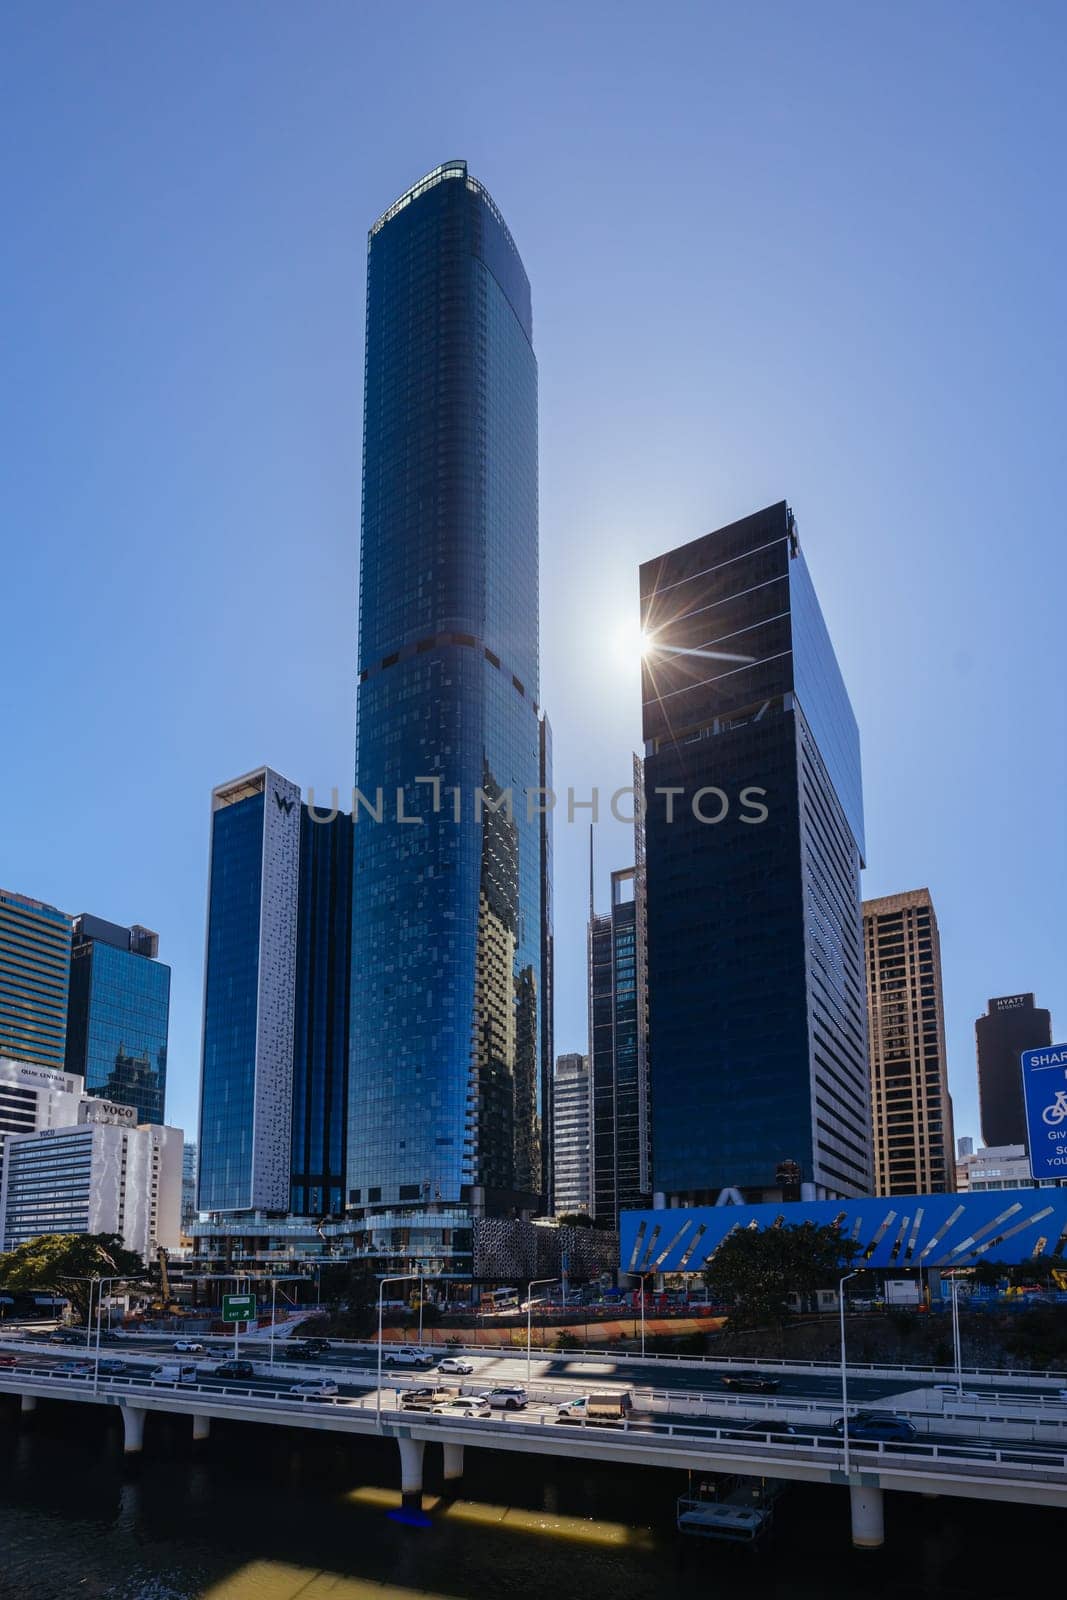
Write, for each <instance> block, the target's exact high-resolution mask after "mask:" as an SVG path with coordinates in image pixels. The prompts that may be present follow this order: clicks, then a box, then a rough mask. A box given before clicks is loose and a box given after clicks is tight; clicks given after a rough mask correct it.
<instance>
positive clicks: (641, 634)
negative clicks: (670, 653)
mask: <svg viewBox="0 0 1067 1600" xmlns="http://www.w3.org/2000/svg"><path fill="white" fill-rule="evenodd" d="M615 645H616V649H617V650H618V652H619V654H620V655H621V656H623V657H625V658H626V659H627V660H629V661H640V660H641V659H642V657H644V656H646V655H647V654H648V652H649V650H650V649H651V648H652V637H651V635H650V634H648V633H646V632H645V630H644V629H643V628H642V626H641V624H640V623H639V622H638V620H637V619H636V617H634V618H631V619H630V620H628V621H626V622H623V623H620V624H619V626H618V628H617V630H616V639H615Z"/></svg>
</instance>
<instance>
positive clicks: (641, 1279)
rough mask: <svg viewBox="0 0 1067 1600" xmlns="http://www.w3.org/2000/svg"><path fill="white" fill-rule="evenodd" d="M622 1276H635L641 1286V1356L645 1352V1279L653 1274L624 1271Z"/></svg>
mask: <svg viewBox="0 0 1067 1600" xmlns="http://www.w3.org/2000/svg"><path fill="white" fill-rule="evenodd" d="M623 1276H624V1277H626V1278H636V1279H637V1281H638V1283H639V1284H640V1286H641V1355H642V1357H643V1356H644V1353H645V1279H646V1278H651V1277H654V1276H655V1274H654V1273H651V1272H626V1273H624V1274H623Z"/></svg>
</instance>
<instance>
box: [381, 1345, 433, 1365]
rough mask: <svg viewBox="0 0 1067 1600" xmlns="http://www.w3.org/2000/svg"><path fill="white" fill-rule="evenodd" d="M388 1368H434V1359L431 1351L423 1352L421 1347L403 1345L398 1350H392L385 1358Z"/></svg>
mask: <svg viewBox="0 0 1067 1600" xmlns="http://www.w3.org/2000/svg"><path fill="white" fill-rule="evenodd" d="M383 1359H384V1361H385V1365H386V1366H387V1367H432V1366H433V1364H434V1359H433V1356H432V1354H431V1352H430V1351H429V1350H423V1349H422V1347H421V1346H420V1345H413V1344H406V1345H401V1346H400V1348H399V1349H397V1350H390V1352H389V1354H388V1355H387V1356H385V1357H384V1358H383Z"/></svg>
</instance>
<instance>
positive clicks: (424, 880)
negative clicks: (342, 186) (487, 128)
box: [347, 162, 552, 1249]
mask: <svg viewBox="0 0 1067 1600" xmlns="http://www.w3.org/2000/svg"><path fill="white" fill-rule="evenodd" d="M531 334H532V328H531V315H530V289H529V284H528V282H527V278H526V274H525V271H524V270H523V267H522V262H521V261H520V259H519V255H518V252H517V250H516V249H515V245H514V243H513V241H512V239H511V236H510V234H509V233H508V230H507V228H506V226H505V225H504V223H503V220H502V218H501V217H500V214H499V212H498V211H497V208H496V206H495V205H494V204H493V202H492V200H491V199H490V197H489V196H488V194H487V193H486V191H485V190H484V189H483V188H482V187H481V185H480V184H478V183H476V182H475V181H474V180H473V179H471V178H470V177H469V176H468V174H467V170H466V167H465V165H464V164H463V163H460V162H456V163H450V164H448V165H446V166H444V167H441V168H438V169H437V170H436V171H435V172H433V173H431V174H430V175H429V176H428V177H427V178H426V179H424V180H423V181H422V182H421V183H420V184H418V185H416V186H415V188H414V189H412V190H411V191H409V193H408V194H407V195H405V196H403V197H402V198H401V200H399V201H398V202H397V203H396V205H394V206H393V207H391V208H390V210H389V211H388V212H386V214H385V216H384V217H383V218H382V219H381V220H380V221H379V222H378V223H377V224H376V225H375V227H374V228H373V229H372V230H371V235H370V241H369V259H368V278H367V346H366V403H365V424H364V472H363V540H362V548H361V560H360V639H359V668H360V670H359V698H358V715H357V739H356V783H357V786H358V790H359V792H360V795H361V796H362V797H363V799H364V800H365V801H366V805H364V804H363V802H362V801H359V802H358V803H357V807H356V813H357V815H356V820H355V834H356V839H355V865H354V880H353V882H354V889H353V905H354V917H353V934H352V996H351V1032H350V1038H351V1050H350V1085H349V1104H348V1161H347V1166H348V1178H347V1190H348V1194H347V1203H348V1205H349V1207H350V1208H352V1209H353V1210H355V1211H357V1212H362V1211H363V1210H364V1209H365V1208H367V1207H382V1208H397V1207H405V1208H408V1212H409V1213H414V1214H416V1215H417V1213H418V1212H419V1211H420V1208H422V1207H425V1206H431V1207H433V1208H437V1207H444V1206H449V1205H451V1206H456V1205H468V1204H469V1205H471V1206H472V1207H474V1208H476V1209H483V1208H484V1209H485V1210H486V1211H488V1212H490V1213H507V1212H510V1211H514V1210H525V1209H529V1208H532V1207H535V1206H537V1205H538V1204H539V1202H540V1199H541V1196H542V1195H543V1194H544V1192H545V1188H546V1176H547V1162H548V1153H547V1148H546V1142H545V1141H546V1133H547V1129H546V1126H545V1124H546V1118H547V1111H546V1098H547V1092H548V1091H547V1085H548V1084H549V1083H550V1078H549V1073H550V1069H551V1059H552V1058H551V1019H550V994H549V984H550V975H549V972H548V971H547V970H546V969H547V967H548V964H549V963H550V959H551V947H550V935H549V932H548V928H547V926H546V919H547V917H548V915H549V906H548V894H549V890H548V868H547V828H546V825H545V820H544V818H543V816H542V815H541V814H540V812H539V810H538V805H539V798H538V795H537V790H538V788H539V786H541V785H542V784H543V783H544V782H547V781H550V780H549V779H548V778H547V777H546V767H547V763H548V746H547V736H546V729H545V727H544V722H543V718H542V717H541V714H540V709H539V706H538V524H537V365H536V361H535V359H534V353H533V348H532V344H531ZM372 812H373V813H374V814H373V815H372V814H371V813H372ZM379 817H380V820H378V818H379ZM411 818H419V819H421V820H420V821H418V822H417V823H412V822H411V821H410V820H408V819H411ZM411 1220H412V1218H411V1215H409V1216H408V1221H409V1222H410V1221H411ZM427 1226H428V1227H429V1229H430V1231H431V1232H432V1231H433V1225H432V1222H428V1224H427ZM401 1231H404V1230H401ZM405 1237H406V1238H407V1237H410V1229H407V1230H406V1232H405ZM397 1244H398V1248H400V1247H401V1246H402V1245H403V1248H405V1249H406V1248H407V1246H406V1244H404V1242H403V1241H402V1240H400V1239H399V1235H398V1239H397Z"/></svg>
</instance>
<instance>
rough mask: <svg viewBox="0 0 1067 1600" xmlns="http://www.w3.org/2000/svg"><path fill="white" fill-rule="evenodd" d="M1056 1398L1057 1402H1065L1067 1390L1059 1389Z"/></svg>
mask: <svg viewBox="0 0 1067 1600" xmlns="http://www.w3.org/2000/svg"><path fill="white" fill-rule="evenodd" d="M1056 1398H1057V1399H1058V1400H1067V1389H1061V1390H1060V1392H1059V1394H1058V1395H1057V1396H1056Z"/></svg>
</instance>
